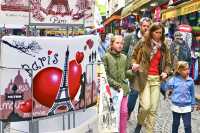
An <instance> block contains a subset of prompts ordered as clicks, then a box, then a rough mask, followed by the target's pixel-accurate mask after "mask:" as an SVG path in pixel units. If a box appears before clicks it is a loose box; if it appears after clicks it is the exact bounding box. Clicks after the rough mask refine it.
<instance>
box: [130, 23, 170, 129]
mask: <svg viewBox="0 0 200 133" xmlns="http://www.w3.org/2000/svg"><path fill="white" fill-rule="evenodd" d="M164 32H165V31H164V27H163V25H162V24H161V23H154V24H152V25H151V27H150V28H149V31H148V32H147V33H146V34H145V36H144V38H143V39H141V40H140V41H139V42H138V43H137V44H136V46H135V48H134V53H133V56H132V71H133V72H135V75H136V76H135V79H134V81H133V82H134V87H136V88H138V89H139V97H140V100H139V104H140V108H139V112H138V124H137V126H136V128H135V133H139V132H140V130H141V128H142V126H143V125H144V122H145V121H146V124H145V127H146V132H147V133H153V127H154V126H155V117H156V112H157V107H158V103H159V99H160V83H161V81H162V80H165V79H166V78H167V76H168V73H169V72H170V64H171V60H170V52H169V49H168V47H167V44H165V34H164Z"/></svg>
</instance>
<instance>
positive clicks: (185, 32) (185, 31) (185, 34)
mask: <svg viewBox="0 0 200 133" xmlns="http://www.w3.org/2000/svg"><path fill="white" fill-rule="evenodd" d="M178 30H179V31H180V32H181V34H182V38H183V40H184V41H185V42H186V43H187V45H188V46H189V48H191V46H192V33H191V32H192V27H191V26H189V25H179V26H178Z"/></svg>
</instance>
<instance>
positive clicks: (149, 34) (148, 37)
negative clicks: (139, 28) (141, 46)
mask: <svg viewBox="0 0 200 133" xmlns="http://www.w3.org/2000/svg"><path fill="white" fill-rule="evenodd" d="M158 29H162V36H161V43H162V44H164V41H165V28H164V26H163V25H162V24H161V23H159V22H155V23H153V24H152V25H151V26H150V28H149V30H148V32H146V33H145V36H144V38H145V42H146V44H147V45H148V46H151V39H152V38H153V37H152V33H153V32H154V31H156V30H158Z"/></svg>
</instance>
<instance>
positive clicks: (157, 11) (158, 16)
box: [154, 6, 161, 22]
mask: <svg viewBox="0 0 200 133" xmlns="http://www.w3.org/2000/svg"><path fill="white" fill-rule="evenodd" d="M154 19H155V21H157V22H160V19H161V8H160V7H159V6H158V7H156V9H155V13H154Z"/></svg>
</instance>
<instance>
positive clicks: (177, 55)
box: [170, 31, 192, 69]
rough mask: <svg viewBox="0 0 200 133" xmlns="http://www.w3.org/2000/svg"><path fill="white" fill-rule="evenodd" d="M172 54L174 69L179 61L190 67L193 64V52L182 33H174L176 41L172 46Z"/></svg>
mask: <svg viewBox="0 0 200 133" xmlns="http://www.w3.org/2000/svg"><path fill="white" fill-rule="evenodd" d="M170 54H171V60H172V68H173V69H174V66H175V65H176V63H177V62H178V61H186V62H188V64H189V66H190V64H191V58H192V57H191V50H190V48H189V46H188V45H187V44H186V43H185V41H184V40H183V37H182V34H181V32H180V31H176V32H175V33H174V41H172V44H171V45H170Z"/></svg>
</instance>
